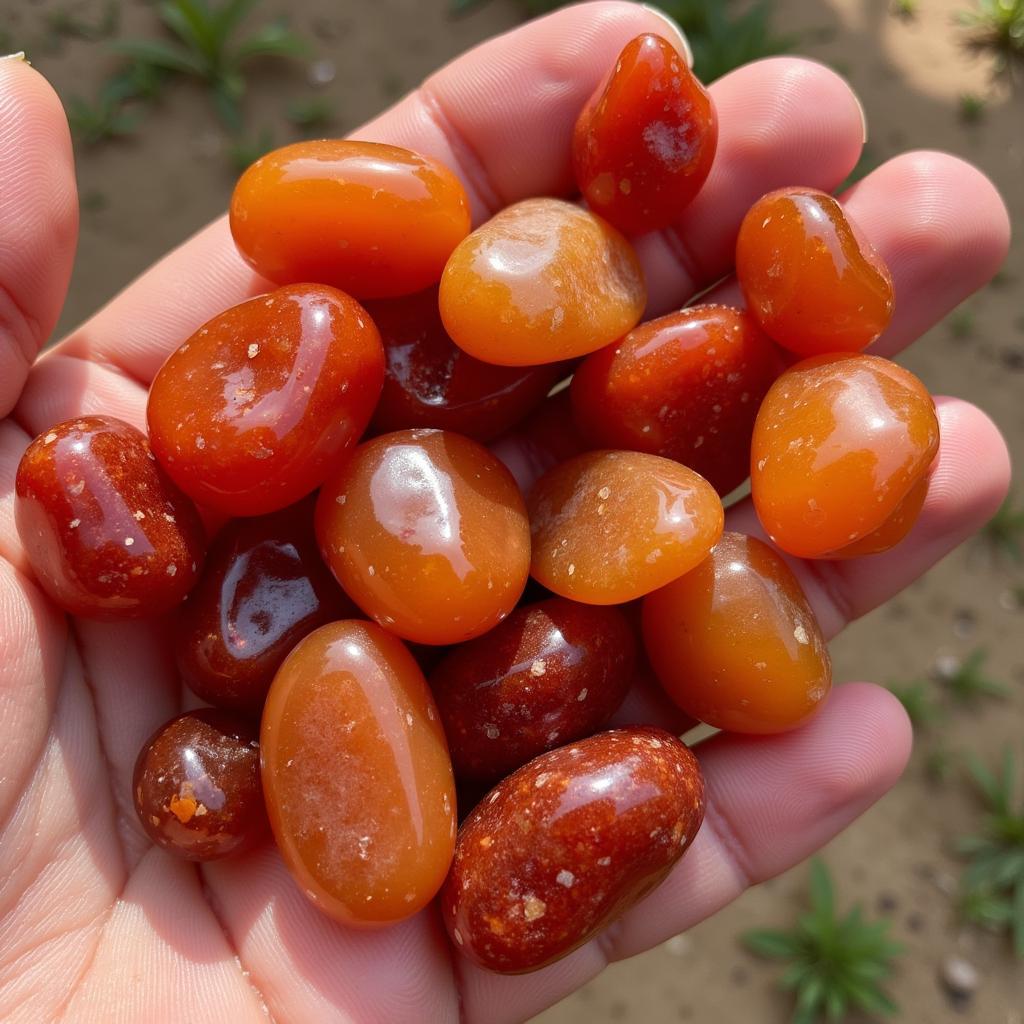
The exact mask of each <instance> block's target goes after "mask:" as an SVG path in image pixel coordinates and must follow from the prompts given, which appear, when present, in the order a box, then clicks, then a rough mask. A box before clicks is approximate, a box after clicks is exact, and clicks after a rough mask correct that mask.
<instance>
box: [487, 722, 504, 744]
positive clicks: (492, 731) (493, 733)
mask: <svg viewBox="0 0 1024 1024" xmlns="http://www.w3.org/2000/svg"><path fill="white" fill-rule="evenodd" d="M484 735H485V736H486V737H487V738H488V739H489V740H496V739H497V738H498V737H499V736H500V735H501V730H500V729H499V728H498V727H497V726H496V725H495V724H494V723H493V722H486V723H484Z"/></svg>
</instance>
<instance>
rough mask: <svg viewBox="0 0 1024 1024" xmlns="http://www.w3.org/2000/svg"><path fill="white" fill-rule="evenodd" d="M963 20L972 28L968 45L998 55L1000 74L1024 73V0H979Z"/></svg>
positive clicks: (996, 60) (965, 12)
mask: <svg viewBox="0 0 1024 1024" xmlns="http://www.w3.org/2000/svg"><path fill="white" fill-rule="evenodd" d="M959 20H960V24H961V25H963V26H964V27H965V28H966V29H967V30H968V33H969V35H968V38H967V43H968V46H970V47H971V48H972V49H974V50H979V51H985V52H988V53H991V54H993V55H994V56H995V68H994V70H995V72H996V74H1001V75H1006V76H1007V77H1009V78H1012V79H1017V78H1019V77H1021V76H1022V75H1024V0H975V3H974V6H973V7H972V8H971V9H970V10H968V11H961V12H960V17H959Z"/></svg>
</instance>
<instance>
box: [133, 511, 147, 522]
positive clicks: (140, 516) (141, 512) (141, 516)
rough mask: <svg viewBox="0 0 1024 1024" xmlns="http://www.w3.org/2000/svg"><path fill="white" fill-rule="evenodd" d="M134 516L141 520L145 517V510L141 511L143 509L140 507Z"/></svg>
mask: <svg viewBox="0 0 1024 1024" xmlns="http://www.w3.org/2000/svg"><path fill="white" fill-rule="evenodd" d="M135 518H136V519H137V520H138V521H139V522H141V521H142V520H143V519H145V518H146V513H145V512H143V511H142V509H141V508H140V509H139V510H138V511H137V512H136V513H135Z"/></svg>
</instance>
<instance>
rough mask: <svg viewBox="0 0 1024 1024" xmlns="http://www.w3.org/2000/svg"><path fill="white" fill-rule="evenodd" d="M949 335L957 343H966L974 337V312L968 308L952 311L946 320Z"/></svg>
mask: <svg viewBox="0 0 1024 1024" xmlns="http://www.w3.org/2000/svg"><path fill="white" fill-rule="evenodd" d="M946 323H947V324H949V333H950V334H951V335H952V336H953V337H954V338H955V339H956V340H957V341H966V340H967V339H968V338H973V337H974V312H973V311H972V310H971V309H970V308H969V307H968V306H961V307H960V308H959V309H954V310H953V312H952V313H950V314H949V316H948V317H947V318H946Z"/></svg>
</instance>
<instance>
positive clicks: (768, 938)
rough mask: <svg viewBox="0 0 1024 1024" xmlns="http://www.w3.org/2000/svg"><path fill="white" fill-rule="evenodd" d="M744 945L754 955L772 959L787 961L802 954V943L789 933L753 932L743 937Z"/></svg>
mask: <svg viewBox="0 0 1024 1024" xmlns="http://www.w3.org/2000/svg"><path fill="white" fill-rule="evenodd" d="M743 943H744V945H746V947H747V948H748V949H749V950H750V951H751V952H752V953H756V954H757V955H758V956H763V957H769V958H772V959H786V958H788V957H794V956H797V955H798V954H799V952H800V943H799V942H798V941H797V940H796V939H795V938H794V937H793V936H792V935H790V934H789V933H788V932H779V931H751V932H747V933H746V934H745V935H744V936H743Z"/></svg>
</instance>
